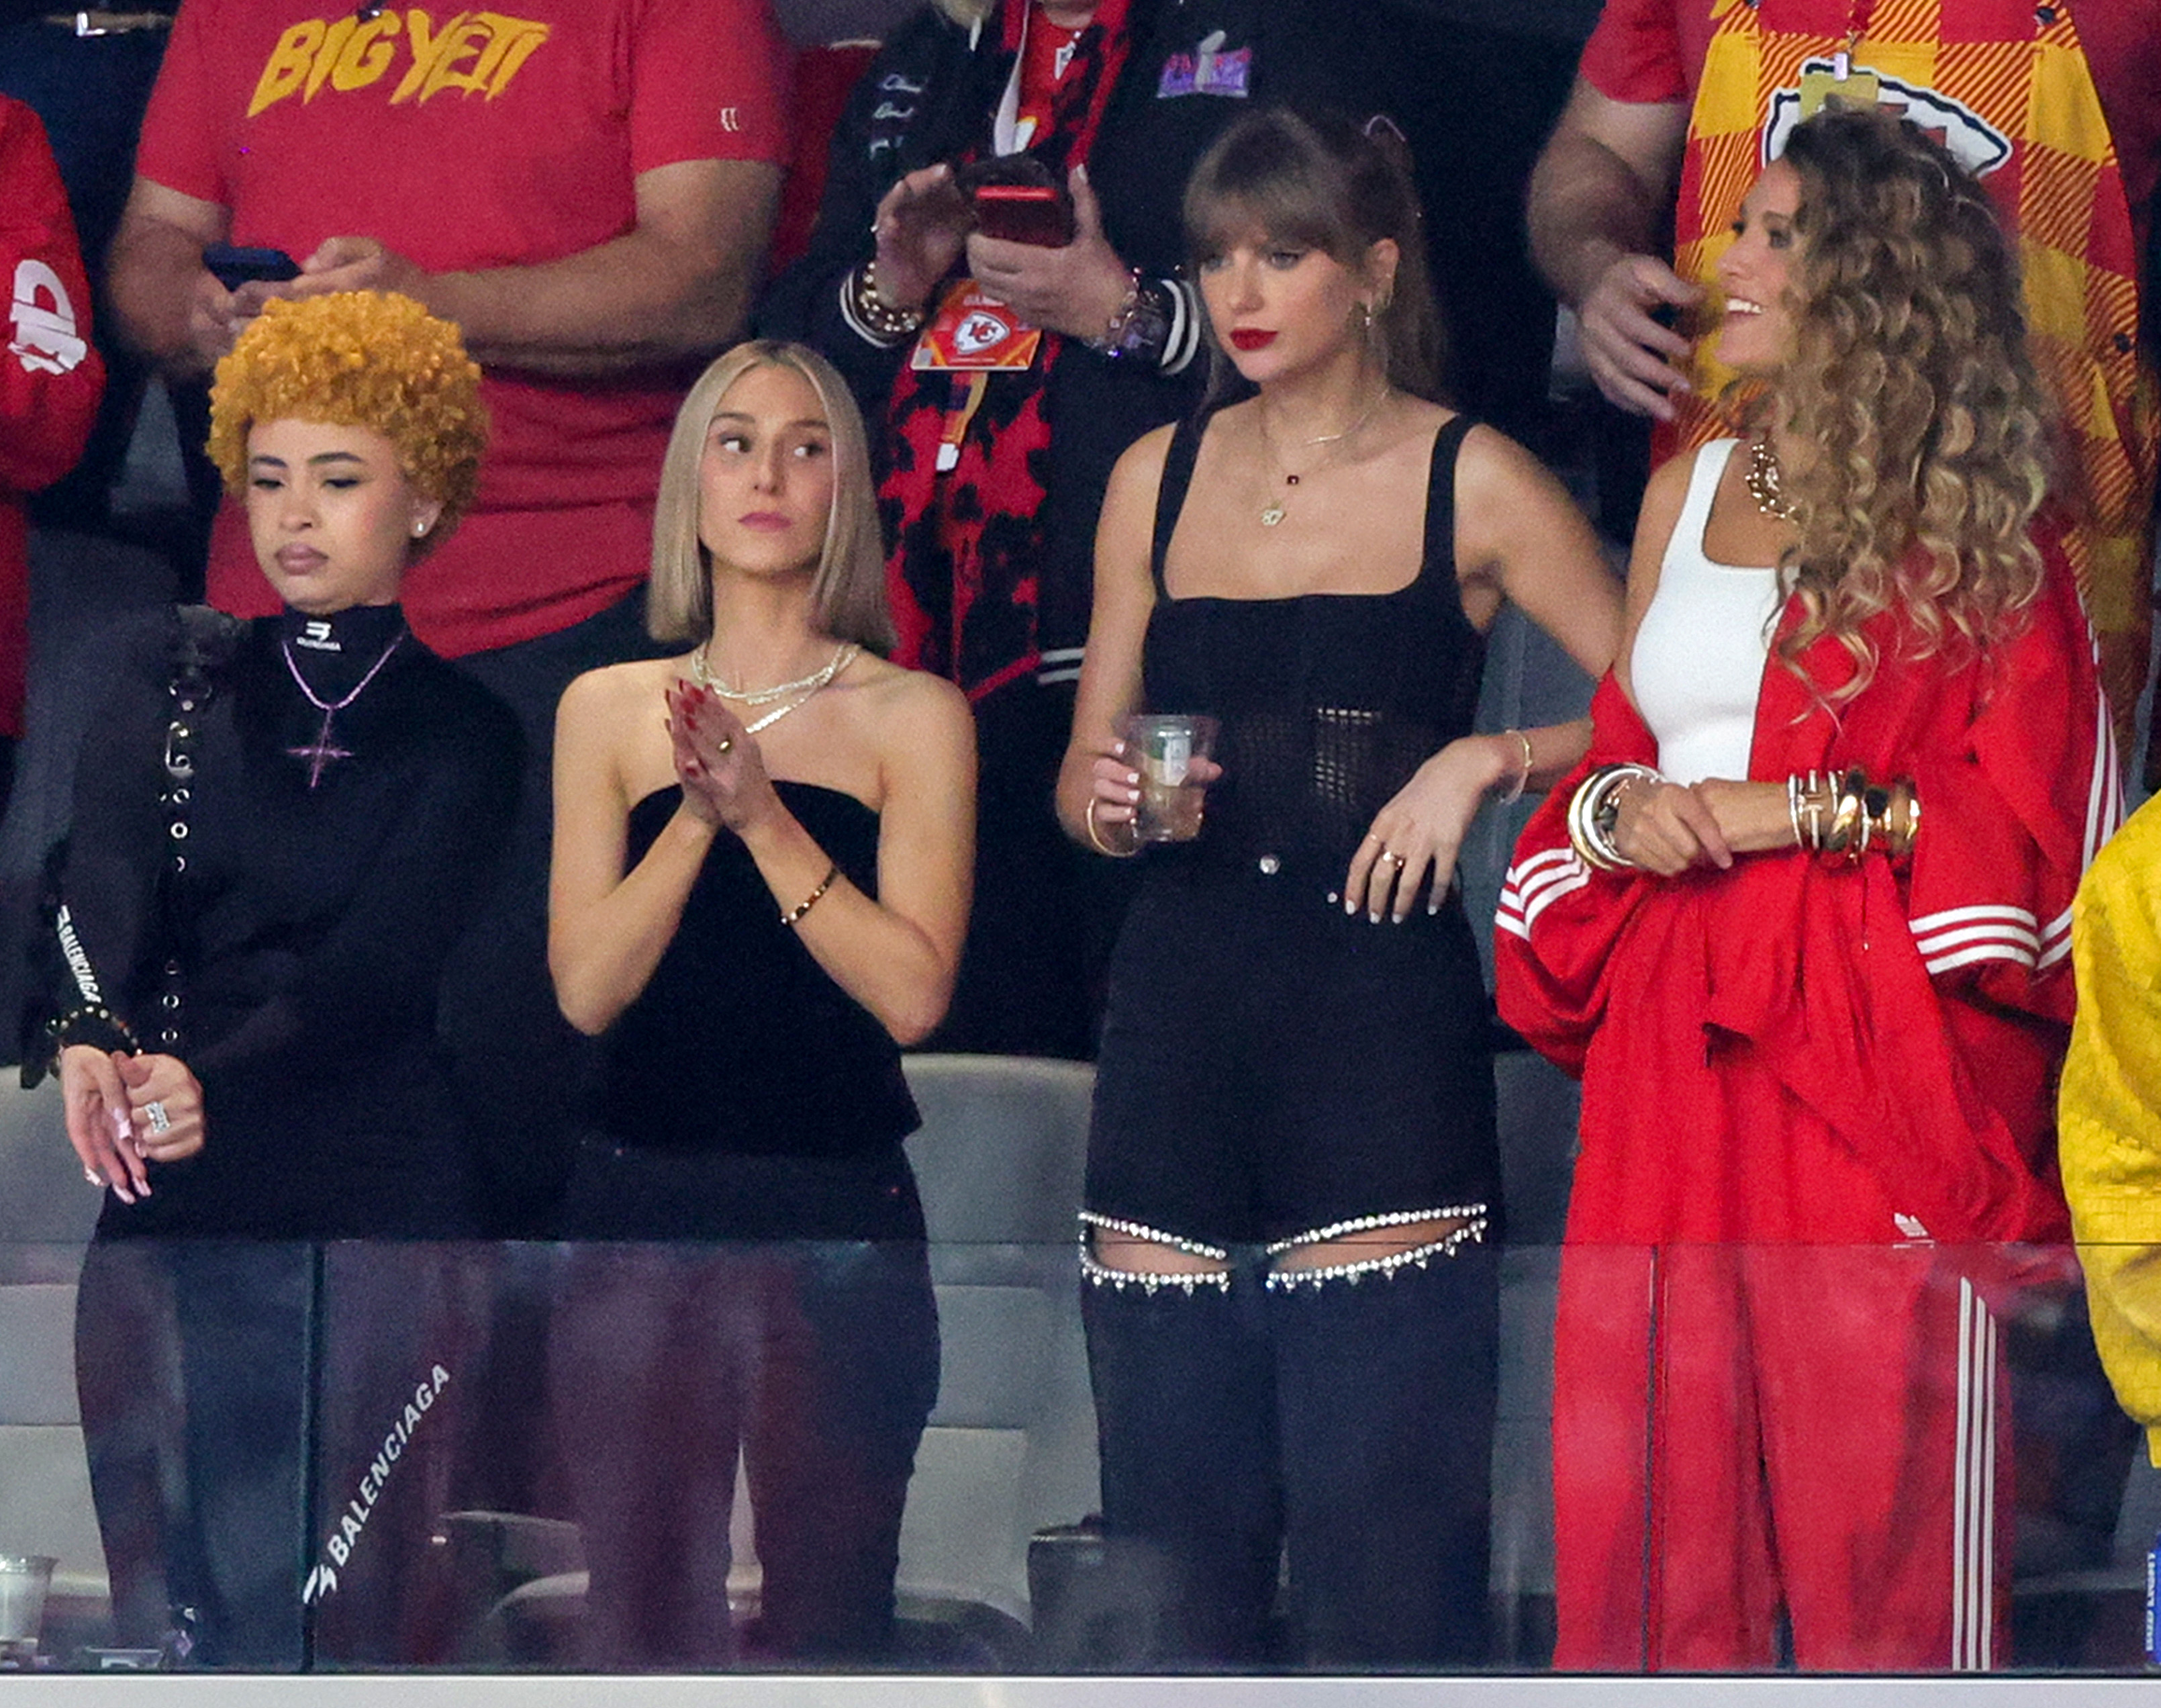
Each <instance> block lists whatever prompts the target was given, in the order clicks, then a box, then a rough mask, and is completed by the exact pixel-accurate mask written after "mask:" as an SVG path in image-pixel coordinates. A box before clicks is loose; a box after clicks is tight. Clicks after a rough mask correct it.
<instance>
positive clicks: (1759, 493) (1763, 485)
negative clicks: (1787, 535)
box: [1742, 437, 1795, 522]
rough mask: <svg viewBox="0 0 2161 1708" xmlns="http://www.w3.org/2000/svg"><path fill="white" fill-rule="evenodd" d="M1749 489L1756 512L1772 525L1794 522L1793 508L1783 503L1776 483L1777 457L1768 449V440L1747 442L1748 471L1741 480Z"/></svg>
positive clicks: (1761, 439)
mask: <svg viewBox="0 0 2161 1708" xmlns="http://www.w3.org/2000/svg"><path fill="white" fill-rule="evenodd" d="M1742 482H1744V483H1745V484H1746V485H1747V488H1748V496H1749V497H1752V498H1753V499H1754V500H1755V501H1756V508H1757V509H1758V510H1761V511H1762V512H1763V513H1764V514H1765V515H1766V516H1768V517H1769V518H1771V519H1772V520H1773V521H1774V522H1791V521H1793V520H1794V519H1795V515H1794V507H1793V506H1792V505H1791V504H1789V503H1787V502H1786V497H1785V493H1784V492H1783V490H1781V488H1780V486H1779V482H1778V453H1777V452H1776V451H1774V450H1772V449H1771V441H1770V440H1769V439H1768V437H1757V438H1755V439H1752V440H1749V441H1748V468H1747V472H1746V473H1745V474H1744V475H1743V476H1742Z"/></svg>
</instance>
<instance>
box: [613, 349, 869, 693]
mask: <svg viewBox="0 0 2161 1708" xmlns="http://www.w3.org/2000/svg"><path fill="white" fill-rule="evenodd" d="M758 367H784V368H787V369H789V371H790V372H794V373H797V374H800V375H801V376H802V377H803V378H804V379H805V381H806V382H807V383H809V385H810V389H811V390H812V391H814V392H815V393H817V395H818V405H819V407H820V409H823V410H824V411H825V426H826V430H827V431H828V432H829V433H830V434H831V436H832V448H833V508H832V509H831V511H830V512H829V513H827V516H826V518H825V547H824V549H822V550H821V551H820V553H819V555H818V570H817V573H816V574H815V575H814V576H813V577H812V578H811V582H810V598H811V605H812V613H813V615H812V620H813V621H814V622H815V623H816V624H817V626H818V627H819V628H820V629H821V630H822V631H824V632H825V633H827V634H830V635H831V636H832V637H833V638H835V639H836V640H845V641H854V642H856V643H857V644H858V645H861V646H863V647H866V648H869V650H871V651H872V652H874V653H877V654H879V655H880V656H881V657H883V655H884V654H887V653H889V652H891V651H892V650H893V616H892V613H891V612H889V611H888V609H887V607H886V601H885V545H884V542H883V539H882V538H881V536H880V535H879V533H878V521H877V493H876V492H875V491H874V489H873V488H872V484H871V454H870V446H869V445H868V443H867V441H866V440H865V439H864V436H863V419H862V416H861V415H859V414H857V412H856V402H855V399H854V398H852V397H851V396H850V395H849V393H848V387H847V383H846V381H845V380H843V379H842V378H841V376H840V375H839V374H838V373H837V372H835V371H834V368H833V365H832V363H831V362H828V361H826V360H825V357H822V356H820V354H819V353H818V352H817V351H815V350H810V349H806V348H805V346H802V345H800V344H781V343H775V342H773V341H770V340H767V339H756V340H753V341H750V342H748V343H744V344H738V345H737V346H736V347H735V348H734V349H732V350H731V351H728V352H727V353H726V355H724V356H722V357H720V358H719V359H718V360H717V361H716V362H714V363H713V365H712V366H711V367H708V368H707V369H706V371H705V372H703V373H702V374H700V375H699V376H698V383H696V384H695V385H694V386H692V387H691V388H690V396H688V397H687V398H684V399H683V407H682V408H681V409H679V410H677V411H676V412H675V430H674V432H673V433H671V434H670V435H669V438H668V456H667V459H666V461H664V462H663V463H662V464H661V466H660V497H659V502H658V503H656V504H655V506H654V517H653V581H652V585H651V586H649V587H648V589H647V590H646V596H645V627H646V631H647V633H649V634H651V635H652V637H653V638H654V639H655V640H657V641H662V642H665V643H669V644H674V643H686V644H687V643H695V642H700V641H703V640H705V639H706V638H707V637H708V636H709V635H711V633H712V632H713V582H712V575H713V560H712V554H711V553H710V552H708V551H707V550H706V547H705V544H704V542H703V541H701V540H700V539H699V538H698V470H699V466H700V463H701V462H702V461H704V459H705V455H706V431H707V430H708V429H709V428H711V425H712V424H713V417H714V416H715V415H716V414H719V413H720V409H721V403H722V401H723V400H724V399H725V398H726V396H727V394H728V388H730V387H731V386H732V385H734V384H735V383H736V382H737V380H739V379H741V378H742V377H743V376H744V375H745V374H747V373H748V372H750V371H751V370H752V368H758Z"/></svg>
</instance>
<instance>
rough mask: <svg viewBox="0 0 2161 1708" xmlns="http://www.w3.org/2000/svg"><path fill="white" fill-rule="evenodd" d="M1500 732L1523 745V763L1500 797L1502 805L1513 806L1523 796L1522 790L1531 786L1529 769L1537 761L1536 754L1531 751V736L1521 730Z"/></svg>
mask: <svg viewBox="0 0 2161 1708" xmlns="http://www.w3.org/2000/svg"><path fill="white" fill-rule="evenodd" d="M1502 733H1503V734H1504V735H1510V736H1513V737H1515V738H1516V739H1517V740H1518V742H1522V743H1523V765H1522V767H1521V768H1519V769H1518V771H1517V773H1516V780H1515V781H1514V782H1513V784H1510V785H1509V787H1508V792H1507V794H1504V795H1502V796H1501V797H1500V802H1501V805H1502V806H1513V805H1515V804H1516V803H1517V802H1518V801H1519V800H1521V799H1523V791H1524V790H1525V789H1528V788H1529V787H1530V786H1531V770H1532V768H1533V767H1534V766H1535V765H1536V764H1537V763H1538V755H1537V754H1536V753H1534V752H1532V751H1531V738H1530V737H1528V736H1527V735H1525V734H1524V733H1523V732H1522V731H1521V730H1506V731H1503V732H1502Z"/></svg>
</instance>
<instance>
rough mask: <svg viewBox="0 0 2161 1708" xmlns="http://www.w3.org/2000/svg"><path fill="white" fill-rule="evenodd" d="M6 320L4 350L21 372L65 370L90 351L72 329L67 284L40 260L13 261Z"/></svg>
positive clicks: (63, 371) (73, 313) (57, 371)
mask: <svg viewBox="0 0 2161 1708" xmlns="http://www.w3.org/2000/svg"><path fill="white" fill-rule="evenodd" d="M8 320H9V324H10V325H12V326H13V337H11V338H10V339H9V341H8V354H9V355H11V356H13V357H15V358H16V359H17V360H18V361H19V362H21V363H22V364H23V372H25V373H66V372H69V371H70V369H72V368H73V367H75V365H76V363H77V362H81V360H82V359H83V357H86V356H87V355H88V354H90V346H89V345H87V344H86V343H85V342H84V341H82V338H81V335H80V334H78V333H77V331H76V323H75V305H74V304H73V303H72V302H70V301H69V300H68V294H67V287H66V286H65V285H63V284H61V283H60V274H58V273H55V272H54V271H53V269H52V268H49V267H48V266H46V265H45V263H44V262H42V261H21V262H18V263H16V266H15V304H14V306H13V308H12V309H11V310H9V311H8Z"/></svg>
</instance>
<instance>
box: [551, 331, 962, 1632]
mask: <svg viewBox="0 0 2161 1708" xmlns="http://www.w3.org/2000/svg"><path fill="white" fill-rule="evenodd" d="M654 533H655V539H656V544H655V548H654V581H653V587H652V591H651V595H650V597H649V601H648V621H649V623H650V626H651V627H652V629H653V633H654V637H655V638H657V639H660V640H664V641H677V642H685V641H691V642H695V643H697V644H696V647H695V650H693V651H691V652H690V653H689V654H678V655H677V656H675V657H673V658H665V659H654V660H649V661H643V662H638V663H633V664H618V665H615V666H613V667H612V668H610V669H603V670H596V671H593V672H591V673H590V674H586V675H584V676H581V677H580V678H578V680H576V681H575V682H573V683H572V684H571V685H570V689H569V690H568V691H567V692H566V693H565V695H564V696H563V703H562V706H561V709H560V712H559V714H558V717H557V728H556V738H555V860H554V868H553V872H552V879H551V891H550V896H549V965H550V967H551V969H552V971H553V972H554V975H555V992H556V997H557V1000H558V1001H559V1002H560V1003H561V1005H562V1009H563V1013H565V1016H566V1017H567V1018H569V1019H570V1022H571V1023H573V1024H574V1025H575V1026H577V1027H578V1028H579V1029H581V1031H584V1032H587V1033H591V1034H597V1035H602V1036H603V1037H604V1039H605V1046H604V1047H605V1052H606V1059H607V1075H606V1085H605V1090H604V1092H603V1096H602V1102H601V1110H600V1122H599V1125H600V1127H601V1133H602V1134H603V1135H604V1137H601V1138H596V1139H595V1140H593V1141H591V1142H590V1143H587V1144H586V1145H585V1146H584V1147H583V1148H581V1153H580V1155H579V1158H578V1162H577V1166H576V1168H575V1171H574V1173H573V1174H572V1178H571V1184H570V1193H569V1196H568V1201H567V1203H566V1205H565V1216H564V1221H565V1232H567V1233H568V1234H569V1235H570V1237H572V1238H573V1239H575V1240H579V1241H581V1242H584V1243H582V1244H581V1246H580V1247H578V1249H577V1250H576V1251H575V1252H574V1253H573V1255H572V1257H571V1258H570V1263H569V1267H568V1269H567V1271H566V1274H565V1283H566V1284H565V1289H564V1299H563V1303H562V1305H561V1307H560V1310H559V1312H558V1315H557V1320H556V1357H555V1367H554V1369H553V1370H552V1371H551V1377H552V1379H553V1381H554V1383H555V1394H556V1402H557V1420H558V1424H559V1427H560V1429H562V1430H563V1431H564V1439H565V1440H566V1441H569V1442H571V1443H574V1445H572V1447H571V1448H570V1450H569V1451H568V1453H567V1454H566V1455H565V1456H566V1460H567V1461H568V1462H569V1463H570V1465H571V1466H572V1476H573V1480H574V1482H575V1487H576V1492H577V1494H578V1497H579V1507H580V1517H581V1521H582V1523H583V1524H584V1528H585V1542H586V1556H587V1561H588V1564H589V1565H590V1567H591V1591H590V1593H589V1595H588V1597H587V1602H586V1638H587V1649H588V1653H587V1659H589V1661H590V1662H591V1664H594V1665H596V1666H598V1667H601V1668H603V1669H622V1668H629V1669H649V1668H654V1667H664V1666H698V1665H711V1664H721V1663H725V1662H726V1661H727V1660H729V1659H732V1657H733V1656H734V1655H735V1653H737V1641H736V1638H735V1637H734V1635H733V1633H732V1632H731V1629H730V1623H729V1612H728V1601H727V1575H728V1565H729V1553H728V1523H729V1509H730V1506H731V1503H732V1497H733V1494H734V1490H735V1477H736V1460H737V1450H738V1448H739V1447H740V1448H741V1449H742V1451H743V1458H744V1463H745V1466H746V1467H747V1474H748V1477H749V1484H750V1491H751V1497H752V1502H754V1504H755V1505H756V1508H757V1516H758V1544H759V1554H760V1556H761V1560H762V1563H763V1567H764V1585H763V1594H762V1597H761V1603H760V1612H759V1621H758V1627H757V1628H756V1630H755V1632H753V1633H751V1634H749V1635H747V1636H746V1637H745V1638H744V1639H743V1640H742V1648H746V1649H747V1650H748V1651H749V1652H751V1653H754V1654H756V1655H757V1656H758V1657H759V1658H761V1659H784V1660H810V1659H820V1660H826V1661H833V1660H852V1661H857V1662H866V1661H874V1660H877V1659H880V1658H881V1657H883V1655H884V1653H886V1650H887V1648H888V1644H889V1643H890V1640H891V1638H892V1627H893V1572H894V1568H895V1565H896V1563H897V1560H898V1546H899V1534H900V1517H901V1508H902V1505H903V1501H904V1498H905V1497H906V1493H907V1488H908V1480H909V1472H910V1471H911V1470H912V1468H913V1466H914V1457H915V1448H916V1444H917V1442H918V1440H919V1439H920V1437H921V1435H922V1432H923V1425H924V1419H926V1418H927V1417H928V1415H929V1410H930V1405H931V1402H932V1400H933V1398H935V1393H936V1389H937V1383H938V1334H937V1323H936V1316H935V1307H934V1305H933V1303H932V1299H931V1294H930V1278H929V1269H928V1267H927V1263H926V1260H925V1255H924V1246H923V1239H924V1230H923V1216H922V1211H921V1209H920V1208H919V1205H918V1204H917V1202H916V1197H915V1185H914V1179H913V1177H912V1176H911V1175H910V1174H909V1167H908V1162H907V1159H906V1158H905V1157H904V1156H903V1153H902V1151H901V1140H902V1139H903V1138H905V1137H906V1136H907V1135H908V1133H909V1132H911V1131H912V1130H913V1129H914V1127H915V1125H916V1112H915V1106H914V1102H913V1101H910V1099H909V1093H908V1086H907V1083H906V1081H904V1080H903V1078H902V1076H901V1071H900V1054H899V1050H900V1046H901V1045H902V1044H912V1043H914V1042H916V1041H918V1040H919V1039H921V1038H922V1037H924V1034H927V1033H928V1032H929V1030H930V1029H931V1028H932V1027H934V1026H935V1025H936V1024H937V1023H938V1021H939V1018H940V1016H941V1015H942V1014H943V1013H945V1004H946V1002H947V999H948V998H949V997H950V995H951V993H952V989H953V975H954V970H955V966H956V963H957V961H958V960H959V958H960V951H961V937H962V935H963V933H964V931H965V930H966V924H967V915H968V873H969V867H970V861H971V853H972V841H973V826H974V814H973V806H974V800H975V749H974V738H973V730H972V726H971V721H970V719H969V715H968V708H967V705H966V701H965V700H962V698H961V695H960V692H959V690H956V689H955V688H953V687H952V686H951V685H949V684H947V683H945V682H942V681H940V680H938V679H937V678H935V677H932V676H929V675H924V674H921V673H919V672H916V671H912V670H903V669H899V668H898V666H895V665H893V664H888V663H887V662H886V661H885V660H884V659H883V658H882V657H879V656H877V654H879V653H881V652H882V651H883V649H884V648H885V647H886V646H887V645H888V644H889V643H890V642H891V639H892V629H891V626H890V623H889V622H888V617H887V614H886V608H885V595H884V569H883V552H882V551H881V549H880V546H879V542H878V535H877V521H876V518H875V515H874V513H873V512H872V497H871V487H870V475H869V463H868V458H867V454H866V451H865V449H864V445H863V430H862V424H861V422H860V421H859V420H858V419H857V416H856V414H855V409H854V406H853V404H851V402H850V400H849V397H848V393H847V390H846V387H845V386H843V385H842V384H841V381H840V379H839V378H838V376H837V375H836V374H835V373H834V372H833V371H832V369H831V367H828V366H827V365H826V363H825V361H824V360H823V359H822V358H821V357H818V356H816V355H815V354H813V353H812V352H811V351H808V350H805V349H803V348H801V347H800V346H793V345H776V344H748V345H743V346H738V347H737V349H735V350H734V351H731V352H730V353H729V354H728V355H726V356H725V357H722V358H721V360H720V361H718V362H716V363H714V364H713V366H712V367H711V368H709V369H708V370H707V371H706V375H705V377H704V378H702V379H701V380H700V382H699V383H698V384H697V385H696V386H695V388H693V389H692V390H691V392H690V396H689V398H687V399H686V400H685V404H684V405H683V409H682V411H681V413H680V414H679V415H678V417H677V419H676V423H675V431H674V437H673V439H672V440H670V441H669V450H668V458H667V461H666V463H665V464H664V467H663V471H662V475H661V485H660V496H659V507H658V511H657V514H656V518H655V523H654ZM663 1240H665V1241H669V1242H674V1243H671V1244H668V1245H659V1244H648V1243H637V1244H630V1243H618V1244H613V1245H611V1244H608V1243H605V1242H657V1241H663ZM630 1419H635V1420H636V1422H635V1424H634V1425H633V1424H628V1423H627V1420H630Z"/></svg>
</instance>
